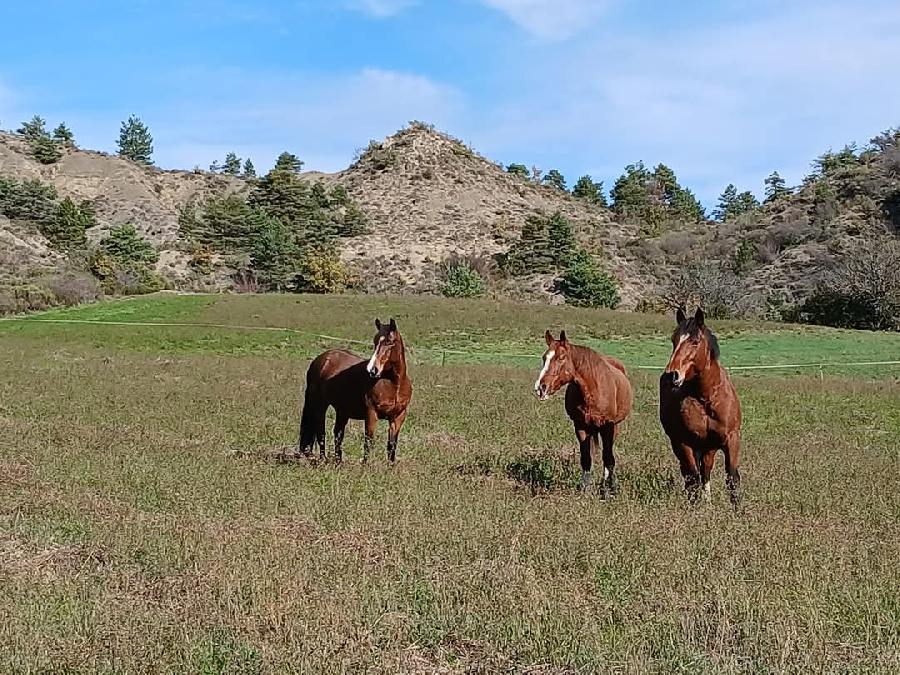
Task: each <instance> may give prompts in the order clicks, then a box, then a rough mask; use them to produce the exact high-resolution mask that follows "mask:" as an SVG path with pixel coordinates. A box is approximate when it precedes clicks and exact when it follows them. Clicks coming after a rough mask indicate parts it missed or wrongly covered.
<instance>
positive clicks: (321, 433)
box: [316, 407, 328, 462]
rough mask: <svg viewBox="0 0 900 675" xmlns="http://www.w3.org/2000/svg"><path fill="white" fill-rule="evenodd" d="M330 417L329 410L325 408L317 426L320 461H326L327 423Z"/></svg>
mask: <svg viewBox="0 0 900 675" xmlns="http://www.w3.org/2000/svg"><path fill="white" fill-rule="evenodd" d="M327 415H328V408H327V407H326V408H323V409H322V412H321V414H320V415H319V419H318V421H317V424H316V443H318V445H319V460H320V461H323V462H324V461H325V423H326V421H327V420H326V418H327Z"/></svg>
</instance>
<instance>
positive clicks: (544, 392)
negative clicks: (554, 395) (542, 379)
mask: <svg viewBox="0 0 900 675" xmlns="http://www.w3.org/2000/svg"><path fill="white" fill-rule="evenodd" d="M534 394H535V396H537V397H538V400H539V401H546V400H547V399H548V398H550V392H549V390H548V389H547V385H546V384H536V385H534Z"/></svg>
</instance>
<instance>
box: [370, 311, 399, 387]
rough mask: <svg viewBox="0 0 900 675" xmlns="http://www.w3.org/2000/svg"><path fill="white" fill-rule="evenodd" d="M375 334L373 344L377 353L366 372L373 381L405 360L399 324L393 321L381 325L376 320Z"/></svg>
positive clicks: (371, 359)
mask: <svg viewBox="0 0 900 675" xmlns="http://www.w3.org/2000/svg"><path fill="white" fill-rule="evenodd" d="M375 328H377V329H378V332H377V333H375V337H374V338H373V340H372V341H373V343H374V345H375V351H374V352H373V353H372V358H370V359H369V364H368V365H367V366H366V370H367V371H368V373H369V375H370V376H371V378H372V379H373V380H377V379H378V378H379V377H381V376H382V375H384V374H385V373H387V372H390V371H392V370H393V369H394V366H396V365H398V364H399V363H400V362H401V361H402V360H403V338H402V337H400V331H399V330H397V322H396V321H394V320H393V319H391V320H390V322H389V323H386V324H385V323H381V321H380V320H379V319H375Z"/></svg>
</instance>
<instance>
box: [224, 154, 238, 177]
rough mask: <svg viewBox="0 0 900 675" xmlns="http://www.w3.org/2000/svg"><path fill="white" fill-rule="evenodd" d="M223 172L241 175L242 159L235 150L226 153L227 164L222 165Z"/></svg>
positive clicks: (230, 174)
mask: <svg viewBox="0 0 900 675" xmlns="http://www.w3.org/2000/svg"><path fill="white" fill-rule="evenodd" d="M222 173H224V174H228V175H229V176H239V175H240V173H241V160H240V158H239V157H238V156H237V155H236V154H234V153H233V152H229V153H228V154H227V155H225V164H224V165H223V166H222Z"/></svg>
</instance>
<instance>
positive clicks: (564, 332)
mask: <svg viewBox="0 0 900 675" xmlns="http://www.w3.org/2000/svg"><path fill="white" fill-rule="evenodd" d="M559 341H560V342H566V341H567V340H566V331H562V332H561V333H560V334H559Z"/></svg>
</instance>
